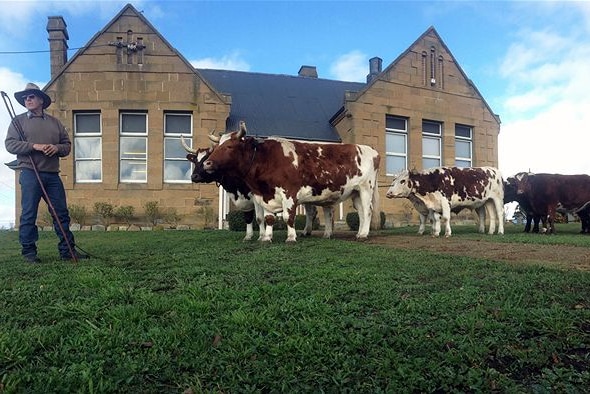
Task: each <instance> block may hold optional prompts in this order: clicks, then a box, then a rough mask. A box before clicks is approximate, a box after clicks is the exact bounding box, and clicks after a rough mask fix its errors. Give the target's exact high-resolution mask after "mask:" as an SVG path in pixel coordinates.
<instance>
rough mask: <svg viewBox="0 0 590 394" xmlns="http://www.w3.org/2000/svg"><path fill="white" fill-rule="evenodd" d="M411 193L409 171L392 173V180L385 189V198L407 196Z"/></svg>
mask: <svg viewBox="0 0 590 394" xmlns="http://www.w3.org/2000/svg"><path fill="white" fill-rule="evenodd" d="M411 193H412V188H411V186H410V173H409V172H408V171H407V170H403V171H401V172H399V173H398V174H396V175H394V177H393V182H392V183H391V186H390V187H389V189H387V194H386V196H387V198H407V197H408V196H409V195H410V194H411Z"/></svg>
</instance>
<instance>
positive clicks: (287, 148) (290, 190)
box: [203, 125, 379, 242]
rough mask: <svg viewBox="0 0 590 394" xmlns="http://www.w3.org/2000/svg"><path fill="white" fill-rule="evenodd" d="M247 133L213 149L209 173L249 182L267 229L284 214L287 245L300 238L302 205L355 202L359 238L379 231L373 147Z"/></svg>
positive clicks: (242, 130) (376, 158)
mask: <svg viewBox="0 0 590 394" xmlns="http://www.w3.org/2000/svg"><path fill="white" fill-rule="evenodd" d="M245 134H246V129H245V127H243V125H242V127H241V128H240V131H238V132H234V133H231V134H230V136H229V138H228V139H227V140H226V141H224V142H223V143H221V144H220V145H218V146H217V147H215V148H214V149H213V152H211V155H210V156H209V158H208V159H207V160H205V162H204V163H203V168H204V169H205V170H206V171H207V172H209V173H212V174H218V176H232V177H238V178H241V179H243V180H244V182H245V183H246V184H247V185H248V187H249V188H250V190H251V191H252V194H253V195H254V198H255V200H256V202H257V203H259V204H260V205H261V206H262V207H263V208H264V210H265V217H266V219H267V224H269V221H270V223H272V222H273V221H274V213H277V212H282V213H283V218H284V219H285V222H286V223H287V242H295V241H296V239H297V234H296V232H295V229H294V228H293V225H294V221H295V214H296V208H297V206H298V205H299V204H313V205H318V206H325V207H330V210H331V208H332V207H333V206H334V205H335V204H337V203H339V202H341V201H344V200H346V199H348V198H352V200H353V205H354V207H355V208H356V209H357V211H358V213H359V222H360V225H359V230H358V233H357V238H359V239H365V238H367V235H368V233H369V228H370V227H371V225H372V226H373V227H374V228H377V227H378V225H379V224H378V222H379V214H378V190H377V175H378V170H379V153H378V152H377V151H375V150H374V149H373V148H371V147H369V146H366V145H352V144H333V143H332V144H331V143H311V142H300V141H290V140H286V139H284V138H277V137H270V138H267V139H266V140H259V139H257V138H253V137H249V136H246V135H245ZM374 212H377V214H375V215H374V214H373V213H374ZM372 220H373V222H372ZM263 240H264V241H269V242H270V241H271V240H272V230H271V231H269V230H268V229H267V233H266V234H265V238H264V239H263Z"/></svg>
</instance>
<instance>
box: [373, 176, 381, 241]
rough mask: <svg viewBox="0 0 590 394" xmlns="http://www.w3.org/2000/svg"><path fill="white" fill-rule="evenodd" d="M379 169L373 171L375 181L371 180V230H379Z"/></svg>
mask: <svg viewBox="0 0 590 394" xmlns="http://www.w3.org/2000/svg"><path fill="white" fill-rule="evenodd" d="M378 180H379V169H377V170H376V171H375V181H374V182H373V197H372V199H371V208H372V209H371V212H372V214H371V230H373V231H376V230H381V211H380V210H379V209H380V207H379V186H378V184H377V181H378Z"/></svg>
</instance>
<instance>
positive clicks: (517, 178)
mask: <svg viewBox="0 0 590 394" xmlns="http://www.w3.org/2000/svg"><path fill="white" fill-rule="evenodd" d="M534 175H535V174H533V173H531V172H519V173H518V174H516V175H514V177H511V179H513V181H512V182H513V183H514V184H515V185H516V194H525V193H528V192H529V189H530V180H531V178H532V177H533V176H534Z"/></svg>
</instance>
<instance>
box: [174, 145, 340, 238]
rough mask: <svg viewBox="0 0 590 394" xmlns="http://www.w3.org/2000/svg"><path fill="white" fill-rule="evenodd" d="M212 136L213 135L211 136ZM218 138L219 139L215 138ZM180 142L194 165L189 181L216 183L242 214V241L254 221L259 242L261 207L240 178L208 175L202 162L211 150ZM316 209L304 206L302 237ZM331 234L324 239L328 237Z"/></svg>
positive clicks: (262, 225)
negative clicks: (243, 232) (256, 224)
mask: <svg viewBox="0 0 590 394" xmlns="http://www.w3.org/2000/svg"><path fill="white" fill-rule="evenodd" d="M212 135H213V134H212ZM217 138H219V137H217ZM211 140H212V141H216V142H219V141H220V140H219V139H215V138H214V137H211ZM180 141H181V143H182V146H183V148H184V149H185V150H186V151H187V153H188V154H187V156H186V158H187V159H188V160H189V161H191V162H192V163H193V164H194V168H193V172H192V174H191V181H193V182H194V183H211V182H217V183H219V184H220V185H221V187H223V189H224V190H225V191H226V192H227V193H228V195H229V199H230V200H231V202H232V203H233V204H234V206H235V207H236V208H237V209H238V210H239V211H242V212H243V213H244V221H245V222H246V236H245V237H244V239H243V240H244V241H249V240H251V239H252V236H253V235H254V219H256V222H257V223H258V226H259V229H260V236H259V237H258V239H259V240H261V239H262V238H263V236H264V234H265V223H264V210H263V209H262V207H261V206H260V205H258V204H256V203H255V202H254V198H253V196H252V193H251V192H250V189H249V188H248V186H247V185H246V183H245V182H244V181H243V180H242V179H241V178H235V177H230V176H225V177H217V176H215V175H214V174H210V173H208V172H207V171H205V170H204V169H203V162H204V161H205V160H206V159H207V158H208V157H209V154H210V153H211V151H212V150H213V148H197V149H193V148H191V147H190V146H188V144H187V143H186V142H185V141H184V137H183V136H182V135H181V136H180ZM316 214H317V209H316V207H315V206H313V205H306V206H305V215H306V222H305V228H304V229H303V232H302V235H311V232H312V229H313V221H314V220H315V217H316ZM325 228H326V230H328V229H331V227H330V226H326V227H325ZM330 236H331V234H328V235H326V233H324V237H330Z"/></svg>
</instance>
